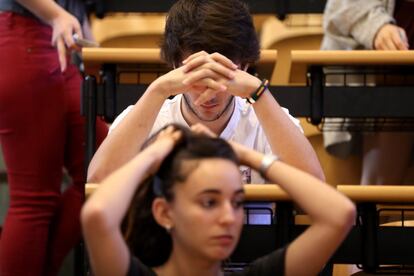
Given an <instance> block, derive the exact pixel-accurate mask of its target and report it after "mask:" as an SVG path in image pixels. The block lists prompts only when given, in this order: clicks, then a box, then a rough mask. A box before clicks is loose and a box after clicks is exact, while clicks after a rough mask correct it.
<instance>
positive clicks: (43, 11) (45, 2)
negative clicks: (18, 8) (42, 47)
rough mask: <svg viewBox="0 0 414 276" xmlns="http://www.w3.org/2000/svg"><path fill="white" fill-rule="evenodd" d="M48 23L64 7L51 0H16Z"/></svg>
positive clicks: (50, 22)
mask: <svg viewBox="0 0 414 276" xmlns="http://www.w3.org/2000/svg"><path fill="white" fill-rule="evenodd" d="M16 1H17V2H18V3H19V4H20V5H22V6H24V7H25V8H26V9H28V10H30V11H31V12H32V13H34V14H35V15H36V16H37V17H39V18H40V19H42V20H43V21H44V22H46V23H47V24H49V25H52V22H53V20H54V19H55V18H57V17H58V16H59V14H60V13H62V12H64V9H63V8H62V7H60V6H59V5H58V4H57V3H56V2H55V1H53V0H16Z"/></svg>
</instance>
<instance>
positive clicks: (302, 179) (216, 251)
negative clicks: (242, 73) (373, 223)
mask: <svg viewBox="0 0 414 276" xmlns="http://www.w3.org/2000/svg"><path fill="white" fill-rule="evenodd" d="M202 128H203V127H200V126H198V125H196V126H194V127H193V129H195V130H196V131H197V132H198V133H194V132H191V131H190V130H189V129H186V128H184V127H180V126H177V125H169V126H167V127H166V128H164V129H163V130H161V131H160V132H159V133H158V134H156V136H155V138H152V139H150V142H149V144H148V145H147V146H146V147H145V148H144V149H143V150H142V151H141V152H140V153H138V154H137V155H136V156H134V157H133V158H132V159H131V160H130V161H129V162H128V163H126V164H125V165H124V166H122V167H121V168H119V169H118V170H116V171H115V172H113V173H112V174H111V175H109V176H108V177H107V178H105V179H104V180H103V181H102V182H101V183H100V185H99V188H97V190H96V191H95V192H94V193H93V194H92V195H91V196H90V198H89V199H88V200H87V202H86V204H85V205H84V207H83V210H82V215H81V218H82V225H83V231H84V237H85V240H86V244H87V248H88V252H89V256H90V261H91V265H92V270H93V272H94V275H97V276H102V275H111V276H116V275H222V274H223V271H222V261H223V260H225V259H227V258H228V257H229V256H230V254H231V253H232V251H233V249H234V248H235V246H236V244H237V242H238V240H239V237H240V233H241V229H242V226H243V216H244V213H243V199H244V191H243V184H242V179H241V174H240V171H239V169H238V166H239V165H240V164H242V165H245V166H249V167H251V168H252V169H254V170H258V171H260V172H261V173H262V174H263V176H264V177H266V178H267V179H268V180H269V181H270V182H272V183H278V184H279V185H280V187H281V188H282V189H283V190H285V191H286V192H287V193H288V194H289V195H290V196H291V197H292V199H293V200H294V201H295V202H296V203H297V204H299V206H300V207H301V208H303V210H304V211H305V212H306V213H307V214H308V215H309V216H310V217H311V220H312V225H311V226H309V228H308V229H307V230H305V231H304V232H303V233H302V234H301V235H300V236H299V237H297V238H296V239H295V240H293V241H292V242H291V243H290V244H288V245H287V246H286V247H284V248H281V249H278V250H276V251H274V252H272V253H270V254H268V255H266V256H263V257H262V258H259V259H258V260H256V261H255V262H253V263H252V264H251V265H250V266H249V267H248V268H246V269H245V271H244V272H242V273H241V274H237V275H316V274H317V273H318V272H319V271H320V270H321V269H322V268H323V266H324V265H325V264H326V262H327V261H328V260H329V258H330V256H331V255H332V254H333V253H334V251H335V250H336V248H337V247H338V246H339V244H340V243H341V242H342V240H343V239H344V238H345V236H346V234H347V233H348V231H349V229H350V227H351V225H352V224H353V221H354V216H355V207H354V205H353V203H352V202H351V201H350V200H349V199H347V198H346V197H345V196H343V195H341V194H340V193H339V192H337V191H336V190H335V189H334V188H332V187H331V186H329V185H327V184H326V183H324V182H322V181H320V180H319V179H317V178H315V177H313V176H311V175H309V174H308V173H305V172H302V171H300V170H298V169H296V168H294V167H292V166H290V165H287V164H285V163H283V162H281V161H279V160H278V159H277V158H275V156H273V155H263V154H262V153H259V152H257V151H254V150H252V149H249V148H247V147H244V146H242V145H240V144H237V143H234V142H232V143H231V145H230V144H228V143H227V142H226V141H225V140H223V139H221V138H214V137H210V136H207V135H205V134H204V133H200V132H204V131H200V129H202ZM134 194H135V196H134ZM128 209H129V211H128ZM124 217H125V218H126V227H124V229H125V231H124V233H122V232H121V223H122V221H123V219H124ZM195 222H196V223H195ZM315 248H317V249H318V250H316V251H315Z"/></svg>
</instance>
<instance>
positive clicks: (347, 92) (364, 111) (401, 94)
mask: <svg viewBox="0 0 414 276" xmlns="http://www.w3.org/2000/svg"><path fill="white" fill-rule="evenodd" d="M323 89H324V90H323V91H324V94H323V116H324V117H341V118H342V117H348V118H357V117H359V118H363V117H368V118H378V117H387V118H398V117H399V118H401V117H406V118H408V117H414V108H413V105H412V103H413V102H414V86H374V87H367V86H360V87H349V86H348V87H347V86H345V87H342V86H338V87H324V88H323Z"/></svg>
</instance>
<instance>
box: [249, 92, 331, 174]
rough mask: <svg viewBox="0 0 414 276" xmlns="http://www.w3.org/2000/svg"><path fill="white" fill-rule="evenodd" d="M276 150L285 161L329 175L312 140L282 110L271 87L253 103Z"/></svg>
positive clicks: (309, 170)
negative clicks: (325, 172) (324, 170)
mask: <svg viewBox="0 0 414 276" xmlns="http://www.w3.org/2000/svg"><path fill="white" fill-rule="evenodd" d="M253 107H254V110H255V113H256V115H257V117H258V119H259V121H260V124H261V125H262V127H263V130H264V132H265V134H266V137H267V140H268V141H269V143H270V146H271V148H272V151H273V153H275V154H276V155H277V156H279V158H280V159H282V160H283V162H286V163H287V164H289V165H292V166H294V167H296V168H298V169H300V170H303V171H305V172H308V173H310V174H312V175H314V176H315V177H318V178H319V179H321V180H324V179H325V176H324V174H323V171H322V168H321V165H320V163H319V160H318V158H317V156H316V153H315V151H314V150H313V148H312V146H311V144H310V143H309V141H308V140H307V139H306V137H305V136H304V135H303V133H302V132H301V131H300V130H299V129H298V127H297V126H296V125H295V124H294V123H293V122H292V121H291V119H290V118H289V117H288V115H287V114H286V113H285V112H284V111H283V110H282V108H281V107H280V105H279V104H278V103H277V102H276V100H275V99H274V98H273V96H272V95H271V93H270V92H269V91H267V92H265V93H264V94H263V95H262V97H261V98H260V99H259V100H258V101H257V102H256V103H255V104H253Z"/></svg>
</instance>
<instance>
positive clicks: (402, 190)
mask: <svg viewBox="0 0 414 276" xmlns="http://www.w3.org/2000/svg"><path fill="white" fill-rule="evenodd" d="M97 186H98V184H94V183H87V184H86V195H87V196H89V195H91V194H92V193H93V191H94V190H95V189H96V188H97ZM244 187H245V192H246V200H248V201H290V200H291V199H290V197H289V196H288V195H287V194H286V193H285V192H284V191H283V190H282V189H281V188H280V187H279V186H278V185H275V184H248V185H245V186H244ZM337 190H338V191H340V192H341V193H343V194H344V195H346V196H347V197H349V198H350V199H352V200H353V201H354V202H357V203H359V202H375V203H411V204H412V203H414V186H361V185H339V186H337Z"/></svg>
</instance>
